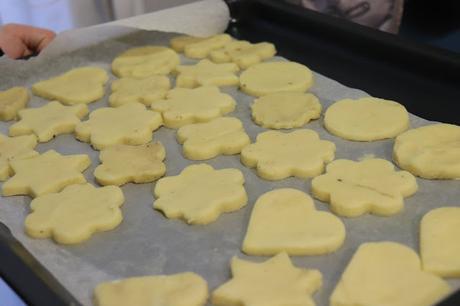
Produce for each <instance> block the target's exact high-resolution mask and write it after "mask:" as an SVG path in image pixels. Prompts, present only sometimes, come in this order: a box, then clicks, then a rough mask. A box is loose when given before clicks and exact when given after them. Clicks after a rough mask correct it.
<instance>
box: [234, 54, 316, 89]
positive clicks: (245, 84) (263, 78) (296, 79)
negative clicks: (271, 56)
mask: <svg viewBox="0 0 460 306" xmlns="http://www.w3.org/2000/svg"><path fill="white" fill-rule="evenodd" d="M312 84H313V73H312V72H311V70H310V69H308V67H306V66H304V65H301V64H298V63H295V62H285V61H279V62H269V63H259V64H256V65H253V66H251V67H249V68H248V69H247V70H245V71H243V72H242V73H241V75H240V89H241V90H242V91H243V92H244V93H247V94H248V95H251V96H256V97H261V96H265V95H268V94H271V93H275V92H282V91H293V92H305V91H307V89H309V88H310V87H311V86H312Z"/></svg>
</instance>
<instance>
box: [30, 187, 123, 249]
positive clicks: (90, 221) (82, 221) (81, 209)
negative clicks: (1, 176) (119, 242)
mask: <svg viewBox="0 0 460 306" xmlns="http://www.w3.org/2000/svg"><path fill="white" fill-rule="evenodd" d="M123 202H124V196H123V192H122V191H121V189H120V188H119V187H116V186H107V187H102V188H95V187H94V186H92V185H90V184H77V185H71V186H67V187H66V188H65V189H64V190H62V191H61V192H59V193H50V194H46V195H43V196H40V197H38V198H35V199H34V200H33V201H32V202H31V203H30V208H31V210H32V212H31V214H29V215H28V216H27V218H26V220H25V222H24V224H25V229H26V233H27V234H28V235H29V236H31V237H33V238H48V237H51V238H53V239H54V240H55V241H56V242H58V243H63V244H75V243H80V242H83V241H85V240H87V239H89V238H90V237H91V236H92V235H93V234H94V233H95V232H101V231H108V230H111V229H114V228H115V227H117V226H118V225H119V224H120V223H121V220H122V219H123V216H122V214H121V209H120V206H121V205H122V204H123Z"/></svg>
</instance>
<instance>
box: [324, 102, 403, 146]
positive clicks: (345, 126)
mask: <svg viewBox="0 0 460 306" xmlns="http://www.w3.org/2000/svg"><path fill="white" fill-rule="evenodd" d="M324 126H325V127H326V129H327V130H328V131H329V132H331V133H332V134H334V135H336V136H339V137H342V138H345V139H348V140H354V141H374V140H380V139H386V138H392V137H395V136H397V135H398V134H400V133H402V132H404V131H405V130H407V128H408V127H409V114H408V113H407V111H406V108H405V107H404V106H402V105H401V104H399V103H397V102H394V101H389V100H383V99H378V98H373V97H366V98H361V99H358V100H352V99H344V100H340V101H337V102H335V103H334V104H332V105H331V106H330V107H329V108H328V109H327V110H326V113H325V115H324Z"/></svg>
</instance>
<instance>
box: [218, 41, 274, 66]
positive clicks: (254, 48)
mask: <svg viewBox="0 0 460 306" xmlns="http://www.w3.org/2000/svg"><path fill="white" fill-rule="evenodd" d="M275 54H276V49H275V45H273V44H271V43H267V42H262V43H257V44H251V43H250V42H248V41H244V40H235V41H232V42H229V43H228V44H226V45H225V46H224V47H223V48H222V49H218V50H214V51H211V53H210V54H209V58H210V59H211V60H212V61H213V62H215V63H228V62H233V63H235V64H237V65H238V66H239V67H240V68H241V69H246V68H248V67H250V66H252V65H254V64H258V63H260V62H262V61H264V60H267V59H270V58H272V57H273V56H275Z"/></svg>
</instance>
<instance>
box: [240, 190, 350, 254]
mask: <svg viewBox="0 0 460 306" xmlns="http://www.w3.org/2000/svg"><path fill="white" fill-rule="evenodd" d="M344 240H345V226H344V225H343V223H342V221H340V219H339V218H337V217H336V216H334V215H333V214H331V213H329V212H325V211H317V210H316V209H315V205H314V204H313V200H312V199H311V198H310V197H309V196H308V195H307V194H305V193H304V192H302V191H300V190H296V189H291V188H283V189H275V190H272V191H269V192H267V193H265V194H263V195H261V196H260V197H259V198H258V199H257V201H256V203H255V204H254V208H253V210H252V214H251V219H250V220H249V225H248V229H247V232H246V237H245V238H244V241H243V247H242V250H243V252H244V253H246V254H248V255H257V256H259V255H261V256H266V255H276V254H278V253H280V252H287V253H288V254H289V255H322V254H327V253H331V252H334V251H336V250H337V249H338V248H339V247H340V246H341V245H342V244H343V242H344Z"/></svg>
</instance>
